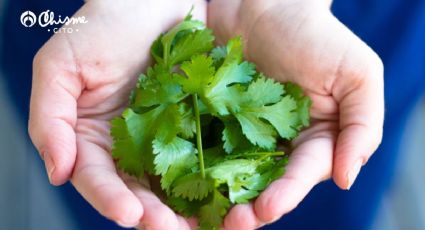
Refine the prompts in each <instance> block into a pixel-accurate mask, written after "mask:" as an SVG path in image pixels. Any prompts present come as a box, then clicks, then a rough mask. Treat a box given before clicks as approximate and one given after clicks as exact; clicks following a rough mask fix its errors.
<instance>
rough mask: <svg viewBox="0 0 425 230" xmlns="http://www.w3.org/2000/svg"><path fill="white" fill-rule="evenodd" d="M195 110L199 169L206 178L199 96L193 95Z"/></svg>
mask: <svg viewBox="0 0 425 230" xmlns="http://www.w3.org/2000/svg"><path fill="white" fill-rule="evenodd" d="M192 98H193V109H194V110H195V119H196V145H197V148H198V158H199V168H200V170H201V175H202V178H205V166H204V152H203V150H202V136H201V117H200V115H199V106H198V95H197V94H196V93H195V94H193V97H192Z"/></svg>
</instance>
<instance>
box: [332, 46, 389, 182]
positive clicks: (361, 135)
mask: <svg viewBox="0 0 425 230" xmlns="http://www.w3.org/2000/svg"><path fill="white" fill-rule="evenodd" d="M351 44H352V45H351V46H350V48H348V50H347V51H346V55H345V57H346V58H343V60H342V61H341V63H340V65H339V70H340V71H339V76H338V78H337V80H336V81H335V83H334V86H333V89H332V91H333V92H332V93H333V95H334V97H335V99H336V101H338V103H339V116H340V120H339V122H340V124H339V126H340V133H339V135H338V140H337V143H336V148H335V154H334V167H333V178H334V181H335V182H336V184H338V186H339V187H341V188H343V189H349V188H350V187H351V186H352V185H353V183H354V181H355V179H356V177H357V175H358V173H359V171H360V168H361V167H362V166H363V165H364V164H365V163H366V162H367V160H368V159H369V157H370V156H371V155H372V154H373V153H374V151H375V150H376V149H377V147H378V146H379V144H380V143H381V140H382V130H383V129H382V126H383V120H384V85H383V64H382V62H381V60H380V59H379V57H378V55H376V54H375V53H374V52H373V51H372V49H370V48H369V47H368V46H367V45H366V44H364V43H363V42H361V41H360V39H356V41H353V42H351Z"/></svg>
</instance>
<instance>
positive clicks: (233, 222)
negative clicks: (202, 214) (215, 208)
mask: <svg viewBox="0 0 425 230" xmlns="http://www.w3.org/2000/svg"><path fill="white" fill-rule="evenodd" d="M262 225H263V223H262V222H261V221H260V220H259V219H258V217H257V215H256V213H255V210H254V206H253V204H252V203H249V204H238V205H236V206H234V207H233V208H232V209H231V210H230V211H229V213H228V214H227V216H226V217H225V219H224V226H223V229H225V230H233V229H234V230H238V229H255V228H259V227H261V226H262Z"/></svg>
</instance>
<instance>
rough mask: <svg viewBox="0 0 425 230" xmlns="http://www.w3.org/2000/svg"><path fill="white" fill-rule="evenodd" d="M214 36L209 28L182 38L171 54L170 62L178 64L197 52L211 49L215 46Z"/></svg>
mask: <svg viewBox="0 0 425 230" xmlns="http://www.w3.org/2000/svg"><path fill="white" fill-rule="evenodd" d="M213 41H214V36H213V35H212V31H211V30H209V29H205V30H197V31H195V32H194V33H188V34H186V35H184V36H183V37H182V38H180V39H179V40H178V41H177V42H176V44H175V45H174V46H173V49H172V51H171V54H170V64H171V65H173V64H177V63H180V62H182V61H186V60H189V59H190V57H192V56H193V55H196V54H201V53H205V52H208V51H210V50H211V49H212V48H213Z"/></svg>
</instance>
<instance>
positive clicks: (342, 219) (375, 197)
mask: <svg viewBox="0 0 425 230" xmlns="http://www.w3.org/2000/svg"><path fill="white" fill-rule="evenodd" d="M81 4H82V2H79V1H76V0H67V1H60V3H59V2H58V1H54V0H43V1H37V2H33V1H29V0H27V1H23V0H14V1H10V2H9V4H8V6H7V10H6V12H7V14H6V15H5V20H4V22H5V23H4V25H3V26H4V28H3V34H4V37H3V44H2V46H3V47H2V49H1V50H3V53H2V64H3V70H4V71H5V76H6V81H7V83H8V88H9V91H10V93H11V95H12V96H13V99H14V101H15V104H16V106H17V108H18V109H19V112H20V113H19V114H20V115H21V116H22V120H23V122H24V121H26V120H27V118H28V117H27V115H28V102H29V95H30V83H31V62H32V57H33V55H34V54H35V52H36V51H37V50H38V49H39V47H40V46H41V45H42V44H43V43H44V42H45V41H46V40H47V39H48V38H49V36H50V35H51V33H48V32H46V31H45V29H41V28H37V27H32V28H25V27H23V26H22V25H21V24H20V22H19V16H20V14H21V13H22V12H23V11H24V10H31V11H34V12H36V13H39V12H41V11H43V10H46V9H50V10H54V11H55V12H57V13H61V14H62V15H72V13H73V12H75V10H76V9H78V7H79V6H80V5H81ZM332 10H333V12H334V14H335V15H336V16H337V17H338V18H339V19H340V20H341V21H342V22H343V23H344V24H346V25H347V26H348V27H349V28H350V29H352V30H353V31H354V33H355V34H357V35H358V36H360V37H361V38H362V39H363V40H364V41H366V43H367V44H369V45H370V46H371V47H372V48H373V49H374V50H375V51H376V52H377V53H378V54H379V55H380V57H381V58H382V59H383V62H384V65H385V99H386V117H385V127H384V139H383V143H382V145H381V147H380V148H379V150H378V151H377V152H376V154H375V155H374V156H373V157H372V158H371V159H370V161H369V163H368V164H367V165H366V166H365V167H364V169H363V170H362V172H361V173H360V175H359V177H358V179H357V181H356V184H355V185H354V186H353V187H352V189H351V190H350V191H348V192H347V191H342V190H339V189H338V188H337V187H336V186H335V185H334V183H333V182H331V181H327V182H324V183H321V184H319V185H318V186H316V187H315V188H314V189H313V191H312V192H311V193H310V194H309V195H308V196H307V197H306V199H305V200H304V201H303V202H302V203H301V204H300V205H299V207H297V208H296V209H295V210H294V211H293V212H291V213H289V214H288V215H286V216H284V217H283V218H282V219H281V220H280V221H278V222H277V223H275V224H273V225H270V226H266V227H264V229H353V230H354V229H355V230H358V229H368V228H369V227H370V225H371V223H372V221H373V219H374V218H375V215H376V212H377V207H378V205H379V202H380V200H381V197H382V195H383V194H384V193H385V192H386V191H387V190H388V188H389V186H390V183H391V180H392V177H393V174H394V169H395V166H396V162H397V159H398V155H399V153H400V152H402V150H401V149H400V139H401V135H402V133H403V129H404V126H405V120H406V118H407V117H408V115H409V113H410V112H411V110H412V107H413V106H414V105H415V104H416V103H417V100H418V99H419V98H420V96H421V94H423V92H424V88H425V1H420V0H410V1H402V0H398V1H396V0H344V1H343V0H336V1H334V4H333V7H332ZM40 168H41V166H40ZM58 191H59V192H60V193H61V194H62V196H63V200H64V203H65V205H67V206H68V207H69V208H70V209H71V210H72V212H73V213H74V216H73V218H75V220H76V221H77V223H79V227H78V228H79V229H93V228H95V229H117V228H118V227H117V226H116V225H115V224H113V223H111V222H109V221H107V220H105V219H104V218H102V217H101V216H100V215H99V214H97V213H96V211H95V210H93V208H91V207H90V206H89V205H88V204H87V203H86V202H85V201H84V200H83V199H82V198H81V197H80V196H79V195H78V193H76V192H75V190H74V189H73V188H72V186H70V185H69V184H68V185H65V186H63V187H61V188H60V189H58Z"/></svg>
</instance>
